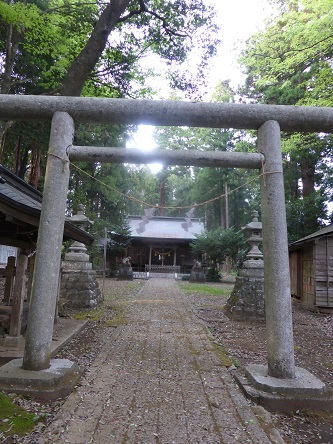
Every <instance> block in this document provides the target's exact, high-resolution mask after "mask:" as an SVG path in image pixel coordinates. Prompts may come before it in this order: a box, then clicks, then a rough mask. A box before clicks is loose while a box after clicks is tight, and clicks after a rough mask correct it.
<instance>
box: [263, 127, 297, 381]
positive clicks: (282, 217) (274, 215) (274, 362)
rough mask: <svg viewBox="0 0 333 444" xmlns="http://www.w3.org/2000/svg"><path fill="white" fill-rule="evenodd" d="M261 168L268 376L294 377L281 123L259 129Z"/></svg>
mask: <svg viewBox="0 0 333 444" xmlns="http://www.w3.org/2000/svg"><path fill="white" fill-rule="evenodd" d="M258 151H259V152H260V153H262V154H264V156H265V163H264V165H263V167H262V169H261V173H262V176H261V211H262V231H263V235H262V237H263V253H264V282H265V283H264V288H265V309H266V329H267V347H268V375H269V376H273V377H276V378H281V379H287V378H295V362H294V342H293V329H292V310H291V293H290V275H289V257H288V238H287V223H286V209H285V196H284V183H283V168H282V153H281V138H280V126H279V123H278V122H276V121H274V120H269V121H267V122H265V123H264V124H263V125H262V126H261V127H260V128H259V130H258Z"/></svg>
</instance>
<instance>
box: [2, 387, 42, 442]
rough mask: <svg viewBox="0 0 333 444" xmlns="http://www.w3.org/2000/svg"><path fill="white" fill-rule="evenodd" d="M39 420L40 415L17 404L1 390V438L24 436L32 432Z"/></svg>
mask: <svg viewBox="0 0 333 444" xmlns="http://www.w3.org/2000/svg"><path fill="white" fill-rule="evenodd" d="M38 421H39V416H36V415H35V414H33V413H30V412H28V411H27V410H25V409H24V408H23V407H20V406H18V405H16V404H15V403H14V402H13V401H12V400H11V398H10V396H8V395H5V394H4V393H2V392H0V439H2V438H4V439H5V438H7V437H8V436H13V435H18V436H23V435H25V434H27V433H29V432H31V431H32V430H33V429H34V428H35V426H36V424H37V422H38ZM1 442H2V441H1Z"/></svg>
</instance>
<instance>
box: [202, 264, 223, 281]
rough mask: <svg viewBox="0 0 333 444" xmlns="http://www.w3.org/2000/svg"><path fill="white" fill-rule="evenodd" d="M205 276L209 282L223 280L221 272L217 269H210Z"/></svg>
mask: <svg viewBox="0 0 333 444" xmlns="http://www.w3.org/2000/svg"><path fill="white" fill-rule="evenodd" d="M205 274H206V281H207V282H220V280H221V275H220V272H219V271H218V270H217V269H216V268H215V267H210V268H208V269H207V270H206V273H205Z"/></svg>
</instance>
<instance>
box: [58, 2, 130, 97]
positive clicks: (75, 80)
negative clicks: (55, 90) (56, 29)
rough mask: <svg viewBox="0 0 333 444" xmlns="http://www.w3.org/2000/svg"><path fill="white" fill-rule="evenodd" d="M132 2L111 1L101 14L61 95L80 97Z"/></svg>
mask: <svg viewBox="0 0 333 444" xmlns="http://www.w3.org/2000/svg"><path fill="white" fill-rule="evenodd" d="M130 1H131V0H113V1H112V0H110V2H109V3H108V5H107V6H106V8H105V9H104V11H103V12H102V13H101V15H100V17H99V19H98V21H97V23H96V25H95V27H94V29H93V31H92V33H91V36H90V38H89V40H88V42H87V43H86V45H85V47H84V48H83V49H82V51H81V53H80V54H79V55H78V56H77V57H76V59H75V60H74V61H73V63H72V64H71V66H70V67H69V69H68V71H67V74H66V76H65V78H64V80H63V82H62V86H61V88H60V94H61V95H63V96H80V94H81V92H82V89H83V87H84V83H85V81H86V79H87V77H88V76H89V74H90V73H91V72H92V71H93V69H94V68H95V66H96V64H97V63H98V60H99V58H100V56H101V55H102V53H103V51H104V48H105V46H106V43H107V39H108V37H109V35H110V33H111V31H112V30H113V29H114V28H115V26H116V25H117V22H118V20H119V18H120V17H121V15H122V14H123V13H124V11H125V10H126V8H127V7H128V5H129V3H130Z"/></svg>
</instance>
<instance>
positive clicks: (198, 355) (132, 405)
mask: <svg viewBox="0 0 333 444" xmlns="http://www.w3.org/2000/svg"><path fill="white" fill-rule="evenodd" d="M114 322H115V321H114ZM116 322H117V328H116V329H115V331H114V332H113V334H112V335H110V336H109V337H108V340H107V341H106V343H105V344H104V347H103V348H102V350H101V351H100V353H99V354H98V355H97V358H96V359H95V361H94V362H93V364H92V365H91V366H90V368H89V370H88V371H87V372H86V374H85V377H84V378H83V380H82V382H81V384H80V386H79V387H78V388H77V389H76V390H75V391H74V392H73V393H72V394H71V395H70V396H69V397H68V398H67V400H66V401H65V403H64V404H63V405H62V406H61V408H60V409H59V411H58V413H57V415H56V417H55V419H54V421H53V422H51V423H50V424H49V425H48V427H47V428H46V429H45V430H44V432H43V433H42V434H40V435H39V437H38V438H37V437H35V441H34V442H36V443H40V444H42V443H52V444H56V443H72V444H87V443H96V444H97V443H100V444H102V443H103V444H105V443H112V444H113V443H115V444H118V443H126V444H130V443H136V444H139V443H142V444H150V443H152V444H162V443H163V444H164V443H165V444H172V443H176V444H185V443H188V444H194V443H205V444H206V443H232V444H234V443H251V442H252V443H259V442H260V443H262V444H264V443H271V442H275V443H281V442H283V441H282V439H281V438H280V437H279V435H278V433H277V432H276V431H275V430H274V429H273V428H272V427H271V425H270V424H269V418H268V419H267V416H266V417H265V412H264V411H263V409H260V408H259V409H258V408H255V407H252V406H251V405H250V404H249V403H248V401H246V400H245V398H244V397H243V396H242V394H241V393H240V391H239V389H238V387H237V386H236V385H235V383H234V382H233V381H232V378H231V376H230V374H229V372H228V370H227V368H226V367H224V366H223V365H222V362H221V360H220V358H219V355H218V353H217V351H216V346H215V345H214V343H213V340H212V337H211V336H210V334H209V332H208V330H207V329H206V328H205V325H204V323H203V322H202V321H201V320H200V319H199V318H198V317H197V316H196V315H195V313H194V311H193V309H192V306H191V305H190V303H189V302H188V299H187V298H186V297H185V296H184V294H183V292H182V291H181V290H180V289H179V287H178V286H177V284H176V283H175V282H174V281H172V280H165V279H160V280H158V279H152V280H149V281H147V282H146V284H145V285H144V286H143V287H142V288H141V290H140V291H138V292H137V293H134V294H133V297H132V298H128V299H127V308H126V310H125V311H124V312H123V313H122V315H121V316H118V318H117V320H116ZM258 417H260V418H261V421H263V422H261V423H259V421H258ZM263 423H265V424H264V425H265V427H264V429H265V430H266V431H264V430H263V427H262V425H263Z"/></svg>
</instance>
